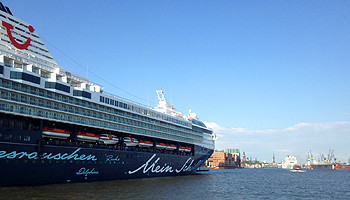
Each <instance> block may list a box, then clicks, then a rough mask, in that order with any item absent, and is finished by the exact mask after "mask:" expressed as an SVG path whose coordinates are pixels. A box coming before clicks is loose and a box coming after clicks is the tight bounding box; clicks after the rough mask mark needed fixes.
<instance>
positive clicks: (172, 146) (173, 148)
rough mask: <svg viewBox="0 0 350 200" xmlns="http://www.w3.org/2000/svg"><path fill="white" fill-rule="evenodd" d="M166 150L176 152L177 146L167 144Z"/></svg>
mask: <svg viewBox="0 0 350 200" xmlns="http://www.w3.org/2000/svg"><path fill="white" fill-rule="evenodd" d="M166 149H167V150H175V149H176V146H175V145H173V144H167V145H166Z"/></svg>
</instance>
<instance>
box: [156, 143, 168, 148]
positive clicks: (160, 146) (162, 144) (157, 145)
mask: <svg viewBox="0 0 350 200" xmlns="http://www.w3.org/2000/svg"><path fill="white" fill-rule="evenodd" d="M156 147H157V149H166V144H164V143H160V142H157V143H156Z"/></svg>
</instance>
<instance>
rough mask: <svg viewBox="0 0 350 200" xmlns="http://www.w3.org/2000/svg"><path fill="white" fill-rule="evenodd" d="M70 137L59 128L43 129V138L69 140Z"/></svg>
mask: <svg viewBox="0 0 350 200" xmlns="http://www.w3.org/2000/svg"><path fill="white" fill-rule="evenodd" d="M69 136H70V133H69V132H68V131H65V130H62V129H58V128H48V127H43V137H49V138H58V139H67V138H68V137H69Z"/></svg>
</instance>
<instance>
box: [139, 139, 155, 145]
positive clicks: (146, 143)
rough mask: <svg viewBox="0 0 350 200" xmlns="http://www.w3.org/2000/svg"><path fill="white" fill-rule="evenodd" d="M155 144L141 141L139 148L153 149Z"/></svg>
mask: <svg viewBox="0 0 350 200" xmlns="http://www.w3.org/2000/svg"><path fill="white" fill-rule="evenodd" d="M152 146H153V142H150V141H146V140H140V141H139V147H152Z"/></svg>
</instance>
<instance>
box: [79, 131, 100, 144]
mask: <svg viewBox="0 0 350 200" xmlns="http://www.w3.org/2000/svg"><path fill="white" fill-rule="evenodd" d="M77 138H78V140H80V141H84V142H97V141H99V140H100V138H99V137H98V136H97V135H95V134H93V133H83V132H78V133H77Z"/></svg>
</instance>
